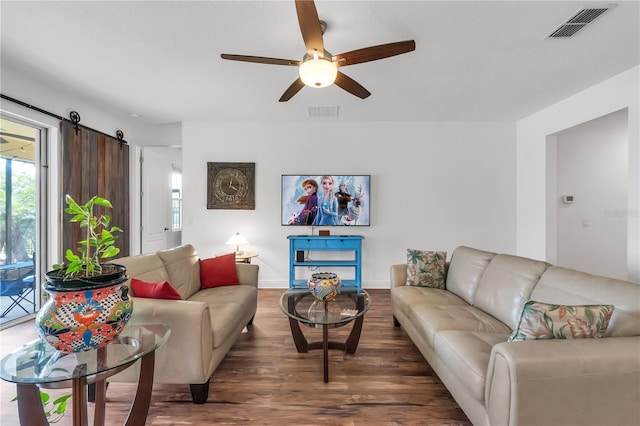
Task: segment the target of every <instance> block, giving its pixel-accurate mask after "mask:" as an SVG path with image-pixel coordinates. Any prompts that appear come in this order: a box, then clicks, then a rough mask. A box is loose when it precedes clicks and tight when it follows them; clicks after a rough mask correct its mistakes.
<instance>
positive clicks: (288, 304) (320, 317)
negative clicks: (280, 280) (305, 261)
mask: <svg viewBox="0 0 640 426" xmlns="http://www.w3.org/2000/svg"><path fill="white" fill-rule="evenodd" d="M370 307H371V297H370V296H369V293H367V292H366V291H365V290H358V289H356V288H341V289H340V290H339V292H338V294H337V295H336V297H334V298H333V299H331V300H329V301H322V300H318V299H316V297H315V296H314V295H313V294H311V292H310V291H309V290H308V289H302V288H293V289H289V290H287V291H285V292H284V293H283V294H282V296H281V297H280V309H281V310H282V312H284V313H285V314H287V315H288V316H289V317H290V318H293V319H295V320H296V321H299V322H301V323H302V324H305V325H306V326H309V327H321V326H323V325H327V326H330V327H342V326H343V325H345V324H348V323H349V322H351V321H353V320H354V319H356V318H358V317H361V316H362V315H364V314H365V313H366V312H367V311H368V310H369V308H370Z"/></svg>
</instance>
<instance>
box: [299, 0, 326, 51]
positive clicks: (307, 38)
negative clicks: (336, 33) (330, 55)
mask: <svg viewBox="0 0 640 426" xmlns="http://www.w3.org/2000/svg"><path fill="white" fill-rule="evenodd" d="M296 12H297V13H298V23H299V24H300V32H301V33H302V39H303V40H304V45H305V46H306V48H307V53H308V54H309V56H313V53H314V52H318V54H319V55H320V56H324V42H323V41H322V29H321V28H320V18H318V11H317V10H316V5H315V3H314V2H313V0H296Z"/></svg>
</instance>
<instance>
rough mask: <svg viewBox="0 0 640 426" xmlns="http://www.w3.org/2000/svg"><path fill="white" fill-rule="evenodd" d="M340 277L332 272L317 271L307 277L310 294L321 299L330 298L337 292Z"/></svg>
mask: <svg viewBox="0 0 640 426" xmlns="http://www.w3.org/2000/svg"><path fill="white" fill-rule="evenodd" d="M339 287H340V278H339V277H338V275H336V274H334V273H333V272H318V273H315V274H312V275H311V278H309V290H310V291H311V294H313V296H314V297H315V298H316V299H318V300H322V301H327V300H331V299H333V298H334V297H336V295H337V294H338V288H339Z"/></svg>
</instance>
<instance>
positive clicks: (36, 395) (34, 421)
mask: <svg viewBox="0 0 640 426" xmlns="http://www.w3.org/2000/svg"><path fill="white" fill-rule="evenodd" d="M16 386H17V393H18V417H19V418H20V424H21V425H29V426H48V425H49V422H48V421H47V416H45V414H44V408H43V407H42V401H41V400H40V389H39V388H38V386H36V385H24V384H20V383H18V384H17V385H16Z"/></svg>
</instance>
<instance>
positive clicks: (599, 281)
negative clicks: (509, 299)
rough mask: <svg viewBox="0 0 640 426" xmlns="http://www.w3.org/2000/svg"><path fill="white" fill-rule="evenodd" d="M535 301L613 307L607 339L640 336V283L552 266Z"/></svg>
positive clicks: (545, 275) (538, 286)
mask: <svg viewBox="0 0 640 426" xmlns="http://www.w3.org/2000/svg"><path fill="white" fill-rule="evenodd" d="M531 298H532V299H534V300H538V301H541V302H545V303H554V304H563V305H577V304H583V305H589V304H590V305H595V304H598V305H601V304H608V305H613V306H614V307H615V309H614V311H613V315H612V317H611V320H610V321H609V327H608V328H607V333H606V335H605V336H640V284H635V283H632V282H629V281H623V280H617V279H614V278H607V277H600V276H597V275H591V274H588V273H586V272H579V271H575V270H573V269H567V268H561V267H559V266H551V267H549V269H547V270H546V271H545V272H544V274H542V277H540V282H538V285H536V287H535V288H534V289H533V292H532V293H531Z"/></svg>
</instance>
